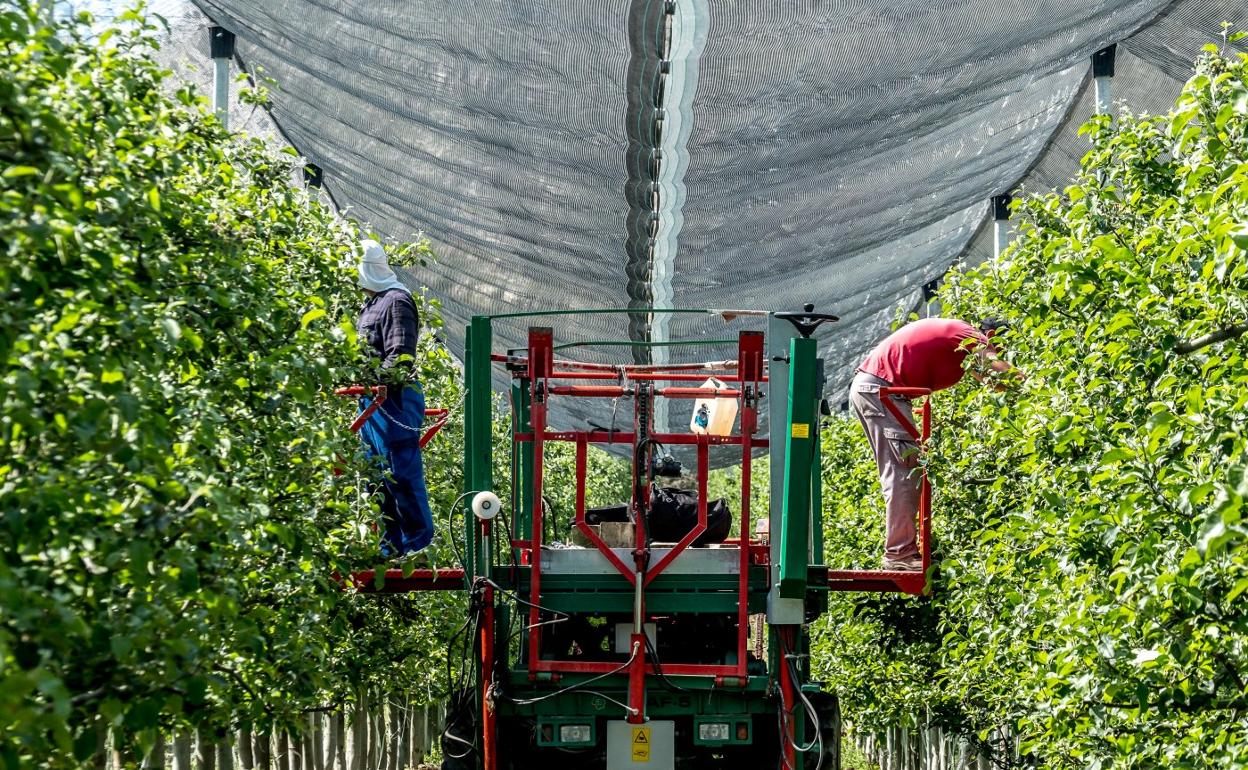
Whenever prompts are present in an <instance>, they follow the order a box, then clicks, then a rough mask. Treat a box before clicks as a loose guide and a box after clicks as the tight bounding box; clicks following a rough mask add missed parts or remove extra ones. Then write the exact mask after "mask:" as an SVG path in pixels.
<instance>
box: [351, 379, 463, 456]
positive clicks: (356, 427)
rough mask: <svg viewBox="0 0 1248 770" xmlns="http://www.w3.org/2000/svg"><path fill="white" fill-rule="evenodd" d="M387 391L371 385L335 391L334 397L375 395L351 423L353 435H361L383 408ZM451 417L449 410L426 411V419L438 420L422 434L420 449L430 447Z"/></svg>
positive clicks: (381, 386)
mask: <svg viewBox="0 0 1248 770" xmlns="http://www.w3.org/2000/svg"><path fill="white" fill-rule="evenodd" d="M386 390H387V389H386V386H385V385H371V386H368V387H365V386H363V385H352V386H351V387H349V388H338V389H337V390H335V391H334V395H338V396H353V397H358V396H363V395H365V394H366V393H371V394H373V400H372V402H371V403H370V404H369V405H368V406H366V407H365V408H364V411H362V412H360V414H359V416H357V417H356V418H355V421H354V422H352V423H351V432H352V433H359V432H360V428H363V427H364V423H366V422H368V418H369V417H372V416H373V413H374V412H376V411H377V410H378V409H379V408H380V407H381V402H383V401H385V400H386ZM450 416H451V412H450V410H449V409H426V410H425V417H437V418H438V419H437V420H434V422H433V424H432V425H430V426H429V427H427V428H425V432H424V433H422V434H421V436H420V448H421V449H424V448H425V446H426V445H428V443H429V442H430V441H432V440H433V437H434V436H436V435H438V432H439V431H441V430H442V428H443V427H444V426H445V425H446V421H447V420H448V419H450Z"/></svg>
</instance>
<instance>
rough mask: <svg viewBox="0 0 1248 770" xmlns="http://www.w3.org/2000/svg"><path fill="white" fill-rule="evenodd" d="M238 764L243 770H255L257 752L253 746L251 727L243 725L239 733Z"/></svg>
mask: <svg viewBox="0 0 1248 770" xmlns="http://www.w3.org/2000/svg"><path fill="white" fill-rule="evenodd" d="M237 740H238V764H239V766H241V767H242V770H255V767H256V752H255V749H254V747H253V746H252V737H251V727H249V726H247V725H243V726H242V727H241V728H239V731H238V738H237Z"/></svg>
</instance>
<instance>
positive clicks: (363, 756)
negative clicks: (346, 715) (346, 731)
mask: <svg viewBox="0 0 1248 770" xmlns="http://www.w3.org/2000/svg"><path fill="white" fill-rule="evenodd" d="M367 762H368V695H366V694H365V693H364V690H363V689H362V688H361V690H360V692H359V696H358V697H357V698H356V701H355V713H354V714H352V721H351V770H364V769H365V767H366V766H367Z"/></svg>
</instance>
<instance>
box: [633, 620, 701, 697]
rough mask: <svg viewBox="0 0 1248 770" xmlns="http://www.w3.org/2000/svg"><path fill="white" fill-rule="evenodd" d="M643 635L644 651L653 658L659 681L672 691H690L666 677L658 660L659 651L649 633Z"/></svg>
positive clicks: (688, 692)
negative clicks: (644, 639)
mask: <svg viewBox="0 0 1248 770" xmlns="http://www.w3.org/2000/svg"><path fill="white" fill-rule="evenodd" d="M644 636H645V637H646V652H647V653H649V655H650V657H651V658H652V659H653V660H654V673H655V674H657V675H658V677H659V681H660V682H661V683H662V684H663V686H664V687H666V688H667V689H668V690H672V691H673V692H683V693H686V694H690V693H692V692H693V690H689V689H686V688H684V687H681V686H680V685H678V684H676V683H675V682H673V681H672V680H670V679H668V678H667V674H664V673H663V664H662V662H660V661H659V652H658V650H656V649H655V648H654V642H652V641H650V635H649V634H645V635H644Z"/></svg>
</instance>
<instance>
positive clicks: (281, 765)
mask: <svg viewBox="0 0 1248 770" xmlns="http://www.w3.org/2000/svg"><path fill="white" fill-rule="evenodd" d="M273 759H274V760H275V762H276V764H277V770H291V767H290V736H289V735H287V734H286V731H285V730H283V731H281V732H279V733H278V734H277V751H276V752H275V756H274V757H273Z"/></svg>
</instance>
